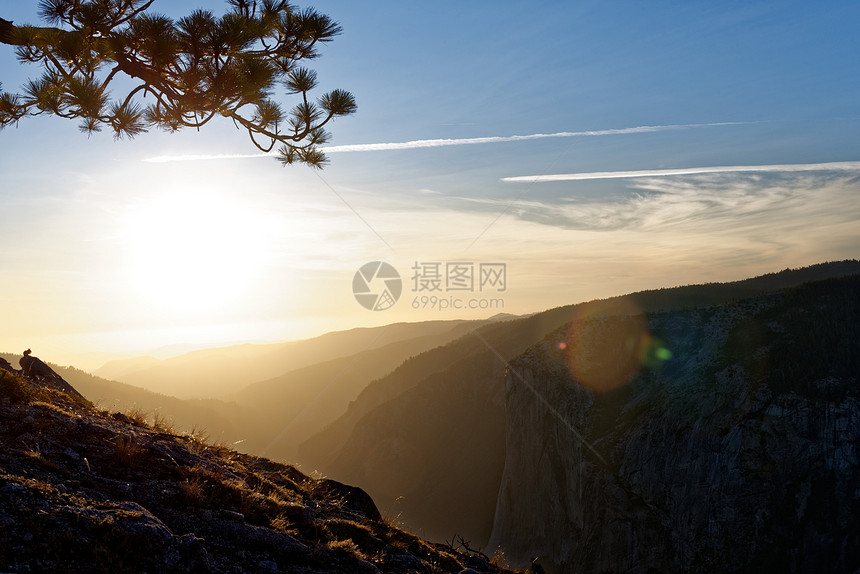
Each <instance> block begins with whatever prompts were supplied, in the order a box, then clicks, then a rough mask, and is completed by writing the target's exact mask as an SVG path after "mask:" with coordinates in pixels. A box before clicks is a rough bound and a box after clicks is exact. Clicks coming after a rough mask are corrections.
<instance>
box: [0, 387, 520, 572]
mask: <svg viewBox="0 0 860 574" xmlns="http://www.w3.org/2000/svg"><path fill="white" fill-rule="evenodd" d="M0 445H2V448H0V571H3V572H87V573H89V572H166V573H171V572H176V573H179V572H182V573H189V572H193V573H196V572H225V573H226V572H229V573H231V574H232V573H236V574H239V573H242V572H253V573H257V572H265V573H268V572H272V573H274V572H285V573H299V572H301V573H306V574H310V573H323V572H343V573H347V572H349V573H353V572H356V573H362V572H364V573H368V574H371V573H374V572H393V573H404V574H405V573H407V572H416V571H417V572H431V571H432V572H450V573H459V572H461V571H463V570H464V569H466V568H473V569H474V568H475V567H476V564H481V565H483V568H482V569H481V570H480V571H481V572H485V573H489V572H493V573H501V572H505V571H504V570H501V569H500V568H498V567H496V566H494V565H491V564H487V563H486V562H483V561H480V560H476V558H475V556H474V555H472V554H471V553H469V552H462V551H457V550H455V549H454V548H453V547H449V546H444V545H436V544H429V543H427V542H424V541H423V540H421V539H419V538H418V537H416V536H414V535H412V534H409V533H407V532H404V531H403V530H401V529H399V528H397V527H396V526H393V525H391V524H389V523H388V522H386V521H385V520H383V519H382V517H381V516H380V514H379V511H378V510H377V508H376V506H375V504H374V502H373V500H372V499H371V498H370V497H369V496H368V495H367V493H365V492H364V491H363V490H361V489H360V488H357V487H352V486H347V485H344V484H341V483H338V482H335V481H332V480H316V479H313V478H310V477H308V476H306V475H304V474H302V473H301V472H299V471H298V470H296V469H295V468H294V467H291V466H287V465H283V464H278V463H275V462H272V461H270V460H267V459H264V458H258V457H254V456H250V455H245V454H242V453H239V452H236V451H234V450H231V449H229V448H227V447H225V446H223V445H213V444H209V443H206V442H204V441H201V440H199V439H198V438H197V437H194V436H188V435H180V434H176V433H175V432H173V431H172V430H171V429H170V428H166V427H165V426H164V425H163V424H162V425H154V426H149V425H147V424H145V423H144V422H143V421H141V420H140V419H139V418H137V415H136V414H135V413H130V414H129V415H126V414H121V413H109V412H107V411H102V410H98V409H96V408H94V407H93V406H92V405H91V404H90V403H88V402H87V401H85V400H82V399H80V398H78V397H77V396H76V395H75V394H67V393H65V392H61V391H59V390H57V389H56V388H54V386H53V385H40V384H37V383H36V382H34V381H33V380H29V379H26V378H24V377H23V376H22V375H19V374H17V373H9V372H7V371H2V370H0Z"/></svg>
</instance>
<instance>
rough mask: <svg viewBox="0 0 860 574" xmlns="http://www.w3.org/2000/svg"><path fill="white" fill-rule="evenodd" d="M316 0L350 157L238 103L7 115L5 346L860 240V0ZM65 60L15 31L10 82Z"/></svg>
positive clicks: (517, 307) (838, 251)
mask: <svg viewBox="0 0 860 574" xmlns="http://www.w3.org/2000/svg"><path fill="white" fill-rule="evenodd" d="M36 5H37V3H36V2H20V1H18V0H15V1H11V0H0V17H3V18H5V19H7V20H14V21H15V22H16V23H25V22H28V23H38V15H37V8H36ZM299 5H300V6H304V5H305V4H299ZM226 6H227V4H226V2H201V1H196V2H190V1H186V0H181V1H171V2H167V1H166V0H156V2H155V3H154V5H153V10H155V11H158V12H162V13H165V14H167V15H169V16H171V17H181V16H182V15H185V14H187V13H189V12H190V11H191V10H193V9H195V8H198V7H206V8H209V9H212V10H213V11H215V12H219V13H220V12H222V11H223V10H224V9H225V8H226ZM313 6H315V7H316V8H318V9H319V10H321V11H322V12H324V13H327V14H329V15H330V16H332V17H333V18H334V19H335V20H337V21H338V22H339V23H340V24H341V25H342V26H343V29H344V32H343V34H342V35H341V36H339V37H337V38H336V39H335V40H334V41H333V42H332V43H330V44H328V45H326V46H324V47H323V49H322V50H321V57H320V58H319V59H317V60H315V61H313V62H312V66H313V68H314V69H315V70H317V72H318V74H319V78H320V92H322V91H327V90H330V89H334V88H341V89H346V90H348V91H350V92H352V93H353V94H354V95H355V97H356V100H357V103H358V111H357V113H356V114H354V115H352V116H348V117H345V118H339V119H337V120H336V121H335V122H334V123H333V124H332V126H331V131H332V133H333V139H332V141H331V142H330V144H328V145H329V148H328V156H329V159H330V164H329V165H328V166H326V168H325V169H324V170H322V171H314V170H312V169H310V168H307V167H303V166H295V167H288V168H283V167H281V166H280V164H279V163H278V162H277V161H275V160H274V159H272V158H269V157H261V154H259V153H258V152H257V150H256V148H254V147H253V146H252V144H251V143H250V141H249V140H248V136H247V133H242V132H239V131H237V130H236V129H235V128H234V127H233V126H232V124H231V123H229V122H227V121H226V120H225V121H224V122H222V123H220V124H211V125H209V126H207V127H206V128H204V129H203V130H201V131H200V132H199V133H198V132H195V131H185V132H180V133H178V134H164V133H160V132H156V131H153V132H150V133H147V134H143V135H140V136H138V137H137V138H135V139H134V140H132V141H114V140H113V138H112V136H111V134H109V133H107V132H105V133H101V134H96V135H93V136H91V137H87V136H86V135H84V134H81V133H80V132H79V131H78V128H77V124H76V122H75V121H69V120H64V119H60V118H56V117H35V118H26V119H24V120H22V121H21V122H20V123H19V125H18V126H17V127H8V128H6V129H4V130H2V131H0V146H2V147H0V150H2V153H0V214H2V216H1V217H0V246H2V247H1V248H0V351H5V352H20V351H22V350H23V349H25V348H28V347H30V348H32V349H33V353H34V354H35V355H37V356H39V357H41V358H43V359H45V360H49V361H52V362H57V363H61V364H74V365H77V366H82V367H85V368H95V367H98V366H99V365H100V364H101V361H104V360H106V359H107V358H111V357H119V356H132V355H143V354H156V355H159V356H162V355H163V356H166V355H167V354H169V353H170V352H178V351H179V350H182V349H186V348H191V347H193V346H198V347H199V346H217V345H227V344H235V343H240V342H274V341H285V340H290V339H296V338H303V337H308V336H313V335H316V334H320V333H322V332H325V331H328V330H335V329H347V328H352V327H358V326H373V325H382V324H387V323H392V322H399V321H423V320H429V319H460V318H483V317H489V316H491V315H494V314H496V313H500V312H504V313H513V314H523V313H532V312H537V311H542V310H545V309H548V308H552V307H556V306H559V305H565V304H570V303H576V302H580V301H585V300H590V299H595V298H602V297H608V296H613V295H619V294H624V293H629V292H633V291H637V290H642V289H650V288H659V287H671V286H676V285H683V284H690V283H702V282H709V281H729V280H736V279H742V278H745V277H750V276H754V275H758V274H761V273H767V272H772V271H778V270H781V269H784V268H786V267H801V266H805V265H810V264H814V263H819V262H822V261H828V260H841V259H847V258H857V257H858V254H860V225H858V223H860V60H858V58H857V54H858V53H860V40H858V35H857V34H856V29H855V27H856V22H857V21H858V19H860V3H857V2H853V1H850V2H849V1H844V2H840V1H832V2H817V3H812V2H792V1H781V2H731V1H729V2H669V1H665V2H663V1H654V2H647V3H645V2H633V1H629V2H625V1H619V2H600V1H583V2H567V1H548V2H538V1H535V2H512V1H493V2H490V1H472V2H468V3H464V2H454V1H440V2H435V3H432V5H427V4H421V3H414V2H394V1H388V0H372V1H369V2H361V3H358V2H351V1H347V0H320V1H319V2H316V3H315V4H313ZM37 75H38V69H37V68H35V67H32V66H24V65H22V64H20V63H18V62H17V60H16V59H15V56H14V51H13V50H12V48H11V47H9V46H4V45H0V82H2V84H3V89H4V90H6V91H17V90H18V89H19V88H20V86H21V85H23V83H24V82H25V81H26V80H27V78H29V77H35V76H37ZM284 102H285V104H288V105H289V104H291V103H292V100H289V99H288V98H285V99H284ZM370 262H385V263H388V264H389V265H390V267H388V266H381V265H371V266H368V267H365V264H367V263H370ZM391 268H393V269H394V271H396V273H397V274H398V275H399V277H400V293H399V297H398V298H397V301H396V303H394V304H393V305H390V303H391V301H390V300H386V301H388V302H387V303H380V304H379V305H378V306H379V307H385V308H380V309H378V310H369V309H366V308H364V307H363V306H362V305H361V304H360V302H359V301H358V300H357V299H356V297H354V290H356V289H358V290H359V291H360V290H362V289H364V290H365V291H368V292H370V293H371V294H381V293H383V291H384V290H385V289H386V288H388V289H389V290H393V293H392V294H396V291H397V289H396V284H397V281H396V279H395V278H393V277H385V276H380V270H382V271H384V270H390V269H391ZM360 269H364V271H365V275H364V276H362V275H358V276H357V272H359V270H360Z"/></svg>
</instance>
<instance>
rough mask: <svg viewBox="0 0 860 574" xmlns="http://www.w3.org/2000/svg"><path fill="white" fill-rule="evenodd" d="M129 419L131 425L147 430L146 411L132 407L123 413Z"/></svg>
mask: <svg viewBox="0 0 860 574" xmlns="http://www.w3.org/2000/svg"><path fill="white" fill-rule="evenodd" d="M123 414H125V416H127V417H128V418H129V419H131V424H133V425H134V426H136V427H140V428H147V427H148V426H149V425H147V424H146V419H147V418H148V417H147V414H146V411H144V410H143V409H141V408H140V407H134V408H132V409H129V410H127V411H126V412H125V413H123Z"/></svg>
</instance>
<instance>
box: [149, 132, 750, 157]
mask: <svg viewBox="0 0 860 574" xmlns="http://www.w3.org/2000/svg"><path fill="white" fill-rule="evenodd" d="M747 123H750V122H716V123H709V124H671V125H665V126H637V127H633V128H616V129H608V130H588V131H581V132H555V133H549V134H543V133H540V134H528V135H513V136H489V137H481V138H459V139H430V140H412V141H406V142H387V143H367V144H350V145H338V146H322V147H320V149H321V150H322V151H324V152H325V153H346V152H366V151H390V150H405V149H420V148H434V147H447V146H456V145H476V144H490V143H502V142H517V141H528V140H538V139H547V138H573V137H598V136H614V135H626V134H644V133H653V132H664V131H669V130H686V129H692V128H703V127H717V126H736V125H744V124H747ZM272 155H275V154H274V153H256V154H221V155H173V156H171V155H161V156H156V157H150V158H147V159H145V160H143V161H147V162H151V163H165V162H171V161H201V160H213V159H247V158H255V157H271V156H272Z"/></svg>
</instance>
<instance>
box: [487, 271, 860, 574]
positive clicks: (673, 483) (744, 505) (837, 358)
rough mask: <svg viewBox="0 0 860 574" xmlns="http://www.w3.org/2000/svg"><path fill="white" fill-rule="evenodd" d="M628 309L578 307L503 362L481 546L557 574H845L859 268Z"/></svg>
mask: <svg viewBox="0 0 860 574" xmlns="http://www.w3.org/2000/svg"><path fill="white" fill-rule="evenodd" d="M636 315H637V314H636V312H635V310H632V309H631V310H629V312H628V313H626V314H625V315H624V316H615V317H612V316H608V315H606V314H602V313H601V312H600V310H597V311H596V312H594V313H591V314H589V313H584V314H582V315H581V316H580V317H579V318H578V319H575V320H574V321H573V322H572V323H571V324H570V325H569V326H568V327H566V328H565V329H562V330H559V331H557V332H555V333H553V335H551V336H550V337H548V338H547V339H545V340H544V341H543V342H542V343H541V344H539V345H538V346H536V347H535V348H533V349H531V350H530V351H529V352H527V353H526V354H524V355H523V356H521V357H520V358H519V359H518V360H516V361H515V362H514V363H513V364H512V366H511V368H510V369H509V371H508V375H507V379H506V401H507V420H506V435H507V437H506V443H507V458H506V462H505V469H504V473H503V478H502V485H501V488H500V492H499V497H498V501H497V507H496V516H495V522H494V528H493V534H492V537H491V541H490V546H489V547H490V548H494V547H496V546H501V547H502V548H504V549H505V550H506V551H507V554H508V557H509V558H510V559H511V560H512V562H513V563H514V564H516V563H518V562H519V563H521V564H525V563H527V562H528V561H529V559H531V558H532V557H535V556H546V557H548V559H549V560H547V562H552V563H554V564H555V565H558V566H560V569H561V571H563V572H606V571H609V572H613V571H615V572H643V573H644V572H655V571H658V572H659V571H662V572H679V571H683V572H742V571H746V572H748V571H760V572H766V571H773V572H824V571H828V572H855V571H856V570H857V568H858V567H860V487H858V485H860V458H858V455H860V453H858V448H860V362H858V361H860V359H858V357H860V278H858V277H849V278H844V279H836V280H828V281H821V282H816V283H811V284H808V285H805V286H801V287H799V288H795V289H791V290H787V291H785V292H782V293H777V294H774V295H769V296H764V297H759V298H754V299H748V300H744V301H740V302H737V303H734V304H730V305H724V306H719V307H710V308H699V309H690V310H686V311H674V312H669V313H656V314H650V315H640V316H638V317H637V316H636ZM631 365H632V366H633V367H635V368H630V366H631Z"/></svg>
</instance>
